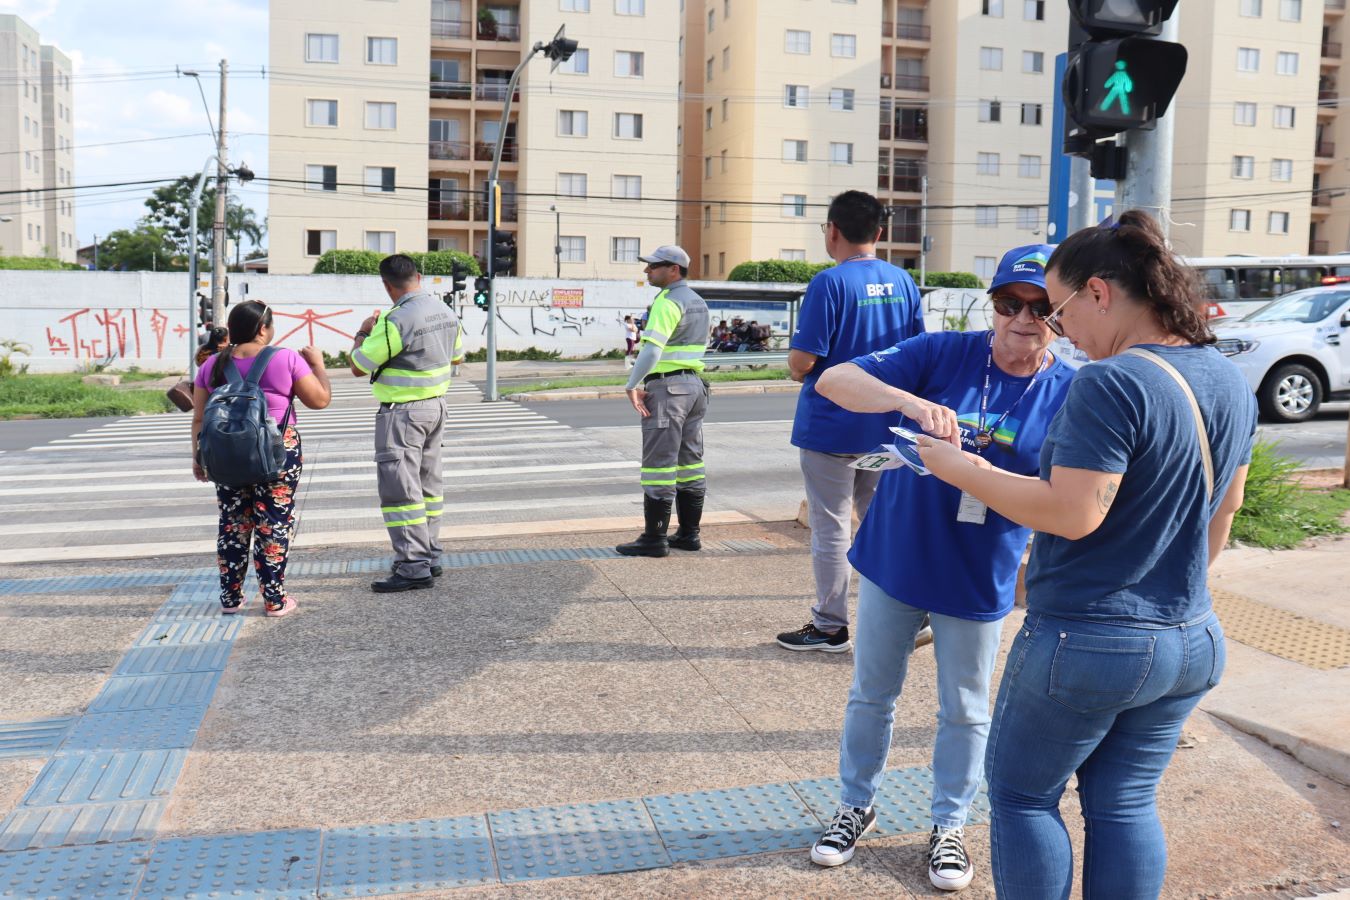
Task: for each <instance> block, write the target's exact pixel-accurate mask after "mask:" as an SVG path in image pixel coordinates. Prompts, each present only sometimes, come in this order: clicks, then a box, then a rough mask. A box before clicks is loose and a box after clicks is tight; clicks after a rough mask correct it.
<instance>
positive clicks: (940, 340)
mask: <svg viewBox="0 0 1350 900" xmlns="http://www.w3.org/2000/svg"><path fill="white" fill-rule="evenodd" d="M1050 251H1051V248H1050V247H1048V246H1046V245H1044V244H1033V245H1031V246H1027V247H1017V248H1015V249H1013V250H1010V251H1009V252H1008V253H1006V254H1004V256H1003V261H1002V263H1001V264H1000V265H999V268H998V272H997V274H995V276H994V280H993V284H992V285H991V286H990V288H989V295H990V300H991V302H992V304H993V326H994V327H993V328H992V329H991V330H988V331H966V332H959V331H944V332H940V333H932V334H921V335H918V336H917V337H913V338H910V339H909V340H906V341H901V342H900V343H899V344H897V345H896V346H894V347H892V348H890V349H888V350H883V351H881V352H878V353H871V354H868V355H866V356H859V357H858V358H856V359H854V360H852V361H851V362H848V363H844V364H843V365H839V366H835V367H834V368H832V369H830V370H829V371H828V372H826V373H825V374H823V375H821V377H820V381H818V382H817V383H816V390H817V391H819V392H820V394H821V395H822V396H824V397H827V398H829V399H830V400H832V401H833V402H835V403H837V404H838V405H839V406H841V407H843V408H844V409H847V410H850V411H852V412H857V413H887V412H891V411H896V410H898V411H899V412H900V413H901V415H902V416H903V418H902V419H901V420H900V424H901V425H903V426H905V427H907V428H909V429H911V430H912V431H923V432H926V433H928V434H930V435H933V436H934V437H940V438H946V439H947V440H950V441H953V442H955V443H959V444H960V446H962V447H963V448H964V449H965V450H966V451H968V452H969V453H971V454H974V455H978V456H980V457H982V458H983V459H985V460H986V461H987V463H988V464H989V465H991V466H996V467H998V468H1000V469H1004V470H1007V471H1009V472H1014V473H1017V474H1019V475H1026V476H1031V477H1035V476H1036V475H1038V474H1039V472H1040V450H1041V444H1042V443H1043V442H1044V441H1045V439H1046V434H1047V431H1048V429H1049V427H1050V422H1051V420H1052V419H1053V418H1054V416H1055V413H1056V412H1058V410H1059V408H1060V406H1061V405H1062V404H1063V402H1064V395H1065V393H1066V392H1067V391H1068V387H1069V381H1070V380H1071V379H1072V377H1073V370H1071V369H1070V368H1068V367H1067V366H1065V365H1064V364H1063V363H1061V362H1060V361H1059V360H1058V359H1057V358H1056V357H1055V356H1054V354H1052V353H1051V352H1050V350H1049V346H1050V342H1051V339H1052V338H1053V337H1054V334H1053V333H1052V332H1051V330H1050V328H1049V327H1048V326H1047V325H1046V324H1045V319H1046V317H1047V316H1049V315H1050V313H1051V309H1050V302H1049V297H1048V296H1047V294H1046V292H1045V263H1046V260H1047V259H1049V256H1050ZM1029 537H1030V532H1029V530H1028V529H1026V528H1023V527H1021V526H1019V525H1017V524H1015V523H1013V522H1011V521H1010V520H1008V519H1005V518H1003V517H1002V516H1001V515H999V514H998V513H997V512H995V511H993V510H991V509H988V508H986V507H985V506H984V504H982V503H980V502H979V501H978V500H975V498H973V497H970V496H968V495H964V494H962V493H961V491H959V490H957V489H956V488H954V487H951V486H950V485H947V484H945V483H943V482H941V481H939V480H938V479H937V478H933V477H925V476H923V475H920V474H919V473H918V472H917V471H914V470H911V469H909V468H903V467H902V468H898V469H890V470H888V471H885V472H883V473H882V475H881V480H880V482H879V483H878V485H877V489H876V494H875V496H874V497H873V499H872V506H871V509H870V510H869V511H868V513H867V518H865V519H864V520H863V523H862V526H861V527H860V528H859V529H858V535H857V537H856V539H855V540H854V542H853V548H852V550H850V551H849V555H848V559H849V562H851V563H852V564H853V567H854V568H855V569H856V570H857V571H858V574H859V576H861V579H860V580H861V584H860V586H859V588H858V612H857V630H856V633H855V636H854V639H853V686H852V687H851V688H850V690H849V696H848V706H847V707H846V709H845V712H844V733H843V737H842V739H841V741H840V749H839V776H840V778H839V780H840V785H841V790H840V795H839V804H840V805H839V811H838V813H837V814H836V815H835V818H834V820H833V822H831V824H830V827H829V828H828V829H827V830H826V831H825V833H824V834H822V835H821V837H820V839H819V840H818V841H816V844H815V846H814V847H813V848H812V849H811V859H812V861H814V862H815V863H817V864H818V865H822V866H838V865H842V864H844V863H846V862H848V861H849V859H851V858H852V856H853V851H854V844H855V843H856V842H857V840H858V838H859V837H861V836H862V835H863V834H865V833H866V832H867V831H869V830H871V829H872V828H873V827H874V826H875V824H876V813H875V811H874V810H873V809H872V800H873V798H874V797H875V795H876V791H877V788H878V787H879V786H880V784H881V779H882V776H883V774H884V772H885V766H886V752H887V750H888V749H889V748H890V745H891V728H892V724H893V722H894V719H895V704H896V702H897V701H898V700H899V699H900V691H901V688H902V686H903V684H904V680H905V673H906V671H907V668H908V665H909V655H910V654H911V653H912V652H913V650H914V636H915V634H916V633H917V632H918V630H919V628H920V626H921V624H922V622H923V619H924V617H925V616H927V617H928V618H929V621H930V623H931V626H932V629H933V651H934V654H935V656H936V658H937V687H938V727H937V737H936V740H935V742H934V746H933V761H932V765H933V792H932V806H931V811H930V814H931V821H932V831H931V833H930V835H929V840H928V860H927V864H928V878H929V881H930V882H931V883H932V884H933V886H934V887H937V888H939V889H941V890H947V891H957V890H961V889H962V888H964V887H966V886H967V885H969V884H970V882H971V879H972V878H973V877H974V867H973V866H972V864H971V861H970V858H969V856H968V855H967V853H966V848H965V839H964V830H963V829H964V826H965V822H966V816H967V813H968V812H969V809H970V803H971V801H972V800H973V799H974V797H975V793H976V791H977V790H978V789H979V786H980V775H981V773H982V771H983V767H984V749H985V742H986V739H987V737H988V734H989V724H990V716H989V683H990V678H991V676H992V675H993V671H994V660H995V657H996V656H997V654H998V648H999V637H1000V634H1001V632H1002V630H1003V618H1004V617H1005V616H1006V615H1007V614H1008V613H1009V612H1010V611H1011V610H1012V607H1013V595H1014V593H1015V587H1016V583H1017V569H1018V566H1019V565H1020V563H1021V560H1022V552H1023V550H1025V549H1026V546H1027V540H1028V538H1029Z"/></svg>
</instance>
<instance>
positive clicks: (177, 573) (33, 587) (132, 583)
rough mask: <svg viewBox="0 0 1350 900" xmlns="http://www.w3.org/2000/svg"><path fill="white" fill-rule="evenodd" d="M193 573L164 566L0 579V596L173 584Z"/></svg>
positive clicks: (110, 589) (111, 589) (109, 589)
mask: <svg viewBox="0 0 1350 900" xmlns="http://www.w3.org/2000/svg"><path fill="white" fill-rule="evenodd" d="M192 574H195V573H194V572H192V571H190V570H187V569H168V570H161V571H158V572H123V573H120V574H112V575H68V576H63V577H60V578H4V579H0V596H13V595H17V594H65V593H78V592H82V591H115V590H121V589H125V588H135V587H154V586H159V585H166V584H175V583H177V582H178V581H180V580H181V579H183V578H185V577H188V576H190V575H192Z"/></svg>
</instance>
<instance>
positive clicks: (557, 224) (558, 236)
mask: <svg viewBox="0 0 1350 900" xmlns="http://www.w3.org/2000/svg"><path fill="white" fill-rule="evenodd" d="M548 210H549V212H551V213H553V219H554V225H553V260H554V262H555V263H556V264H557V267H558V275H557V277H558V278H559V279H561V278H562V213H560V212H558V207H557V206H550V207H549V208H548Z"/></svg>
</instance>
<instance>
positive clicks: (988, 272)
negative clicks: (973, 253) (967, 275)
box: [973, 256, 998, 281]
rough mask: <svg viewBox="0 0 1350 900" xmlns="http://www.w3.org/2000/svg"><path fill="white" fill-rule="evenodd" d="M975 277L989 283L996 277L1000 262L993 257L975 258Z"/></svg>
mask: <svg viewBox="0 0 1350 900" xmlns="http://www.w3.org/2000/svg"><path fill="white" fill-rule="evenodd" d="M973 268H974V269H975V276H976V277H977V278H979V279H980V280H981V281H989V280H990V279H991V278H993V277H994V272H995V270H996V269H997V268H998V260H996V259H994V257H992V256H977V257H975V265H974V267H973Z"/></svg>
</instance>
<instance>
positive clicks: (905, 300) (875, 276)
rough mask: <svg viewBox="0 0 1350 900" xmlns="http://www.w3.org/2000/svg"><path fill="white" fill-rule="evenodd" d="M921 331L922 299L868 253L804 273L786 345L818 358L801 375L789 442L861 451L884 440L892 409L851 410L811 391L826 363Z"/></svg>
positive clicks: (900, 273)
mask: <svg viewBox="0 0 1350 900" xmlns="http://www.w3.org/2000/svg"><path fill="white" fill-rule="evenodd" d="M922 332H923V301H921V300H920V299H919V289H918V288H917V287H915V286H914V279H912V278H910V277H909V274H908V273H907V272H905V270H904V269H900V268H897V267H895V266H893V265H891V264H890V263H888V262H885V261H883V260H880V259H876V258H873V257H865V258H860V259H854V260H849V261H847V262H842V263H840V264H839V265H837V266H831V267H830V268H828V269H826V270H825V271H823V272H821V273H820V274H818V275H817V276H816V277H815V278H812V279H811V283H810V284H809V285H807V286H806V296H805V297H803V298H802V305H801V311H800V312H799V313H798V318H797V330H796V331H795V332H793V334H792V341H791V343H790V344H789V346H790V347H791V348H792V349H793V350H802V351H805V352H806V353H810V354H813V355H815V356H817V357H819V359H818V360H817V361H816V365H815V368H813V369H812V370H811V372H810V374H808V375H807V376H806V379H805V381H803V382H802V390H801V393H800V394H799V395H798V397H797V415H796V417H795V418H794V420H793V423H792V444H793V446H794V447H801V448H804V449H806V450H816V451H819V452H821V453H866V452H868V451H869V450H871V449H873V448H874V447H876V446H877V444H880V443H882V442H883V441H885V440H886V439H887V438H888V437H889V436H890V432H888V431H887V430H886V429H887V428H889V427H890V426H891V425H894V424H895V423H896V422H897V421H898V420H899V416H898V414H890V413H888V414H874V413H853V412H849V411H848V410H846V409H844V408H843V407H841V406H839V405H837V404H835V403H833V402H832V401H830V400H826V399H825V398H824V397H822V396H821V395H820V394H818V393H816V382H817V381H819V380H820V376H821V373H822V372H824V371H825V370H826V369H828V368H830V367H831V366H837V365H839V363H843V362H848V361H849V360H851V359H853V358H855V357H858V356H862V355H864V354H867V353H871V352H873V351H875V350H882V349H884V348H886V347H893V346H895V345H896V344H898V343H900V342H901V341H903V340H905V339H906V338H910V337H913V336H914V335H916V334H921V333H922Z"/></svg>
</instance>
